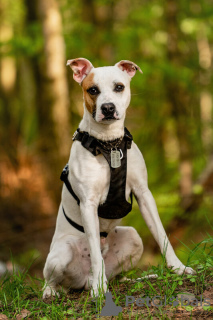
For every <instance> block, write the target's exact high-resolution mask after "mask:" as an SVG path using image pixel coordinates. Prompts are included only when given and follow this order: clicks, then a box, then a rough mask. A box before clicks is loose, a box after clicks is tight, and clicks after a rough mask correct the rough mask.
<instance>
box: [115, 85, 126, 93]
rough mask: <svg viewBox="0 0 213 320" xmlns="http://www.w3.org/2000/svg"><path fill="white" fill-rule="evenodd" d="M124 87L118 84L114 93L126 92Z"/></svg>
mask: <svg viewBox="0 0 213 320" xmlns="http://www.w3.org/2000/svg"><path fill="white" fill-rule="evenodd" d="M124 88H125V87H124V85H123V84H117V85H116V86H115V89H114V91H115V92H121V91H123V90H124Z"/></svg>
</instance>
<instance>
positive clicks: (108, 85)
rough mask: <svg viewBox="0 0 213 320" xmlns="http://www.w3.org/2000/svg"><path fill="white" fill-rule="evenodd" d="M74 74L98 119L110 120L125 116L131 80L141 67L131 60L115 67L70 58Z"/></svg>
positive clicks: (88, 108) (94, 115)
mask: <svg viewBox="0 0 213 320" xmlns="http://www.w3.org/2000/svg"><path fill="white" fill-rule="evenodd" d="M67 65H69V66H70V67H71V69H72V70H73V78H74V80H75V81H77V82H78V83H79V84H81V86H82V88H83V95H84V102H85V106H86V109H87V110H88V112H89V113H90V114H91V116H92V117H93V119H94V120H95V121H96V122H99V123H103V124H109V123H112V122H114V121H116V120H120V119H122V118H124V116H125V113H126V109H127V107H128V106H129V103H130V96H131V94H130V81H131V79H132V77H133V76H134V75H135V73H136V71H137V70H139V71H140V72H141V73H142V71H141V69H140V68H139V67H138V66H137V65H136V64H135V63H134V62H131V61H128V60H122V61H120V62H118V63H116V64H115V65H114V66H112V67H101V68H94V67H93V65H92V64H91V62H90V61H89V60H87V59H84V58H78V59H73V60H68V61H67Z"/></svg>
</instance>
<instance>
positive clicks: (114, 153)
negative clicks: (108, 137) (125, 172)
mask: <svg viewBox="0 0 213 320" xmlns="http://www.w3.org/2000/svg"><path fill="white" fill-rule="evenodd" d="M120 166H121V158H120V151H119V150H111V167H112V168H118V167H120Z"/></svg>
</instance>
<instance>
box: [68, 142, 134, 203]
mask: <svg viewBox="0 0 213 320" xmlns="http://www.w3.org/2000/svg"><path fill="white" fill-rule="evenodd" d="M69 166H70V174H71V183H72V185H73V188H74V190H75V191H76V192H77V193H78V194H79V195H80V197H83V199H82V201H86V200H87V199H90V200H92V201H94V202H96V203H97V204H98V205H100V204H103V203H104V202H105V201H106V199H107V195H108V192H109V186H110V177H111V172H110V167H109V164H108V163H107V161H106V159H105V158H104V156H103V155H102V154H100V155H98V156H93V155H92V154H91V153H90V152H88V150H86V149H85V148H83V147H82V146H81V144H80V143H79V142H78V141H76V142H75V143H74V144H73V146H72V150H71V155H70V161H69ZM128 181H129V179H128V173H127V179H126V194H125V195H126V199H128V196H129V194H130V187H129V184H128ZM114 192H115V193H116V188H115V190H114Z"/></svg>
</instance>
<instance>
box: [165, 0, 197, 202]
mask: <svg viewBox="0 0 213 320" xmlns="http://www.w3.org/2000/svg"><path fill="white" fill-rule="evenodd" d="M177 15H178V2H177V1H176V0H167V1H166V23H167V32H168V44H167V54H168V59H169V63H170V66H171V67H172V68H174V69H176V70H178V68H181V64H182V63H181V61H182V59H181V52H180V51H179V47H178V41H179V37H180V30H179V27H178V20H177ZM166 90H167V96H168V99H169V102H170V104H171V108H172V115H173V117H174V119H175V122H176V134H177V138H178V144H179V163H180V194H181V198H182V201H183V202H185V201H187V198H188V196H189V195H190V194H191V190H192V163H191V150H190V142H189V137H188V125H189V124H188V120H189V107H188V106H189V95H188V93H187V91H186V89H185V88H184V86H183V85H182V83H181V81H179V80H178V79H177V78H175V77H174V76H173V77H171V78H170V81H168V79H167V81H166Z"/></svg>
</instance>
